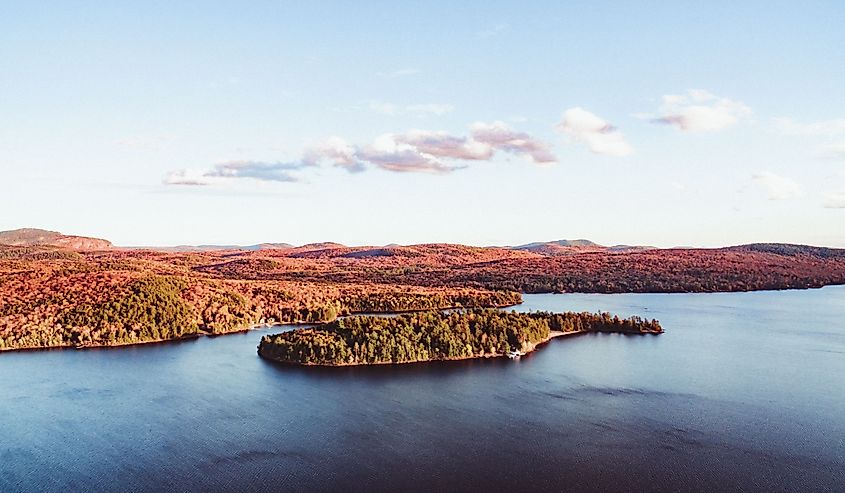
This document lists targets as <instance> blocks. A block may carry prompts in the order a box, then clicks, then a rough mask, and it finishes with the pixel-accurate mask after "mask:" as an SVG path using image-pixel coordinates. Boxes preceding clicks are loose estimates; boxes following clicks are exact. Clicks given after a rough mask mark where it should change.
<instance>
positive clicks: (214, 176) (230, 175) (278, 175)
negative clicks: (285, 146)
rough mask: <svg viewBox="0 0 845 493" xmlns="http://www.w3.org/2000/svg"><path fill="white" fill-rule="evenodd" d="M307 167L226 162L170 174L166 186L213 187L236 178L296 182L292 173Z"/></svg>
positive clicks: (303, 165)
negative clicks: (217, 183) (215, 184)
mask: <svg viewBox="0 0 845 493" xmlns="http://www.w3.org/2000/svg"><path fill="white" fill-rule="evenodd" d="M305 166H307V164H305V163H282V162H272V163H267V162H261V161H224V162H222V163H217V164H215V165H214V167H213V168H212V169H207V170H190V169H182V170H178V171H173V172H170V173H168V174H167V176H165V178H164V183H165V184H166V185H211V184H213V183H216V182H220V181H223V180H229V179H234V178H252V179H255V180H260V181H275V182H294V181H299V178H297V177H296V176H294V175H293V174H291V171H294V170H298V169H302V168H304V167H305Z"/></svg>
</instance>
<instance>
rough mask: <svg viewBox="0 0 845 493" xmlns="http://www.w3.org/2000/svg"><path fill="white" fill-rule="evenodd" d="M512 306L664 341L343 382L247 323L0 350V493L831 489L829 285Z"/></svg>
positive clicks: (546, 300)
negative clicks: (122, 342)
mask: <svg viewBox="0 0 845 493" xmlns="http://www.w3.org/2000/svg"><path fill="white" fill-rule="evenodd" d="M517 309H518V310H540V309H542V310H578V311H581V310H589V311H595V310H608V311H612V312H615V313H619V314H620V315H635V314H636V315H645V316H648V317H654V318H657V319H659V320H660V321H661V322H662V323H663V325H664V327H665V328H666V330H667V333H666V334H664V335H662V336H642V337H640V336H627V337H626V336H621V335H585V336H577V337H571V338H564V339H558V340H554V341H552V342H550V343H549V344H548V345H546V346H545V347H543V348H542V349H541V350H539V351H538V352H536V353H533V354H531V355H529V356H528V357H525V358H523V359H522V360H520V361H516V362H514V361H509V360H486V361H471V362H457V363H440V364H437V363H433V364H421V365H405V366H398V367H372V368H343V369H313V368H312V369H301V368H289V367H282V366H277V365H274V364H270V363H267V362H265V361H263V360H261V359H259V358H258V356H257V355H256V345H257V344H258V341H259V339H260V337H261V335H262V333H263V332H265V331H254V332H249V333H244V334H235V335H230V336H224V337H217V338H204V339H199V340H195V341H187V342H180V343H173V344H162V345H151V346H139V347H132V348H120V349H110V350H85V351H75V350H59V351H38V352H20V353H6V354H0V491H3V492H7V491H33V492H36V491H38V492H40V491H94V490H103V491H161V490H176V491H288V490H290V491H301V490H320V491H399V490H402V491H436V490H446V491H448V490H481V489H486V490H493V491H497V490H505V489H508V490H511V491H530V490H535V491H550V490H574V491H614V490H643V489H648V490H653V491H676V490H686V491H690V490H692V491H714V490H725V489H733V490H736V489H741V490H745V491H796V490H804V491H807V490H812V491H842V488H843V485H845V287H828V288H824V289H821V290H812V291H783V292H758V293H731V294H681V295H656V294H655V295H652V294H640V295H528V296H525V303H524V304H523V305H522V306H520V307H518V308H517ZM271 330H272V329H271ZM276 330H278V329H276Z"/></svg>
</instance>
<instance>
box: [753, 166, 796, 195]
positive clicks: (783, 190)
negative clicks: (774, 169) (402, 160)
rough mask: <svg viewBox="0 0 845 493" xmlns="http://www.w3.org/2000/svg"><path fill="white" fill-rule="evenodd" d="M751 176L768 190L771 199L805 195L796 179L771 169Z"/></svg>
mask: <svg viewBox="0 0 845 493" xmlns="http://www.w3.org/2000/svg"><path fill="white" fill-rule="evenodd" d="M751 178H752V180H754V182H755V183H757V184H758V185H760V186H762V187H763V188H764V189H765V190H766V193H767V194H768V196H769V200H786V199H794V198H797V197H800V196H801V195H803V192H802V190H801V186H800V185H799V184H798V183H796V182H795V181H794V180H792V179H790V178H786V177H784V176H780V175H777V174H775V173H771V172H769V171H761V172H759V173H755V174H754V175H753V176H752V177H751Z"/></svg>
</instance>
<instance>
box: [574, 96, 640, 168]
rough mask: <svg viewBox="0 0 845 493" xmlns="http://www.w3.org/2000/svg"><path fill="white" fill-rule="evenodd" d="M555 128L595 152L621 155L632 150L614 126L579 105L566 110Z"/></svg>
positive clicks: (627, 153) (626, 154)
mask: <svg viewBox="0 0 845 493" xmlns="http://www.w3.org/2000/svg"><path fill="white" fill-rule="evenodd" d="M557 128H558V130H560V131H561V132H563V133H565V134H567V135H569V136H570V137H572V138H573V139H574V140H575V141H576V142H581V143H583V144H586V146H587V147H588V148H589V149H590V151H592V152H593V153H595V154H603V155H607V156H619V157H621V156H628V155H630V154H633V152H634V148H633V147H631V145H630V144H629V143H628V141H627V140H625V135H623V134H622V133H621V132H619V131H618V130H617V129H616V127H614V126H613V125H611V124H610V123H609V122H607V121H606V120H604V119H602V118H600V117H598V116H596V115H594V114H593V113H590V112H589V111H587V110H585V109H583V108H581V107H576V108H570V109H568V110H566V111H565V112H564V113H563V120H561V122H560V123H559V124H558V126H557Z"/></svg>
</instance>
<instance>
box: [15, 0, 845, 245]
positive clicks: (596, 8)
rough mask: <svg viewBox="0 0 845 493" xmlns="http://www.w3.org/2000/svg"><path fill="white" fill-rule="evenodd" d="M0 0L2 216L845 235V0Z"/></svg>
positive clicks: (393, 235) (685, 240)
mask: <svg viewBox="0 0 845 493" xmlns="http://www.w3.org/2000/svg"><path fill="white" fill-rule="evenodd" d="M456 3H457V2H439V1H427V2H409V1H403V2H397V1H392V2H387V1H383V2H381V1H379V2H365V1H361V2H324V1H309V2H270V1H252V2H214V1H202V2H199V1H197V2H188V1H186V2H156V1H144V2H119V1H114V2H70V1H68V2H29V1H20V2H18V1H15V0H5V1H3V2H0V230H7V229H15V228H20V227H38V228H44V229H51V230H57V231H61V232H64V233H66V234H78V235H86V236H96V237H102V238H107V239H109V240H111V241H113V242H114V243H115V244H117V245H177V244H211V243H217V244H253V243H259V242H289V243H294V244H304V243H310V242H318V241H336V242H340V243H344V244H348V245H381V244H388V243H399V244H412V243H430V242H450V243H465V244H472V245H514V244H522V243H528V242H533V241H548V240H556V239H562V238H567V239H575V238H588V239H591V240H593V241H596V242H598V243H602V244H608V245H610V244H640V245H654V246H662V247H670V246H725V245H732V244H741V243H751V242H789V243H803V244H815V245H826V246H834V247H845V29H843V28H842V26H845V2H841V1H829V2H812V1H809V2H773V1H766V2H753V1H747V2H715V1H714V2H662V1H661V2H586V1H570V2H560V1H551V2H542V1H536V2H499V1H483V2H473V1H466V2H460V4H459V5H455V4H456Z"/></svg>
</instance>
